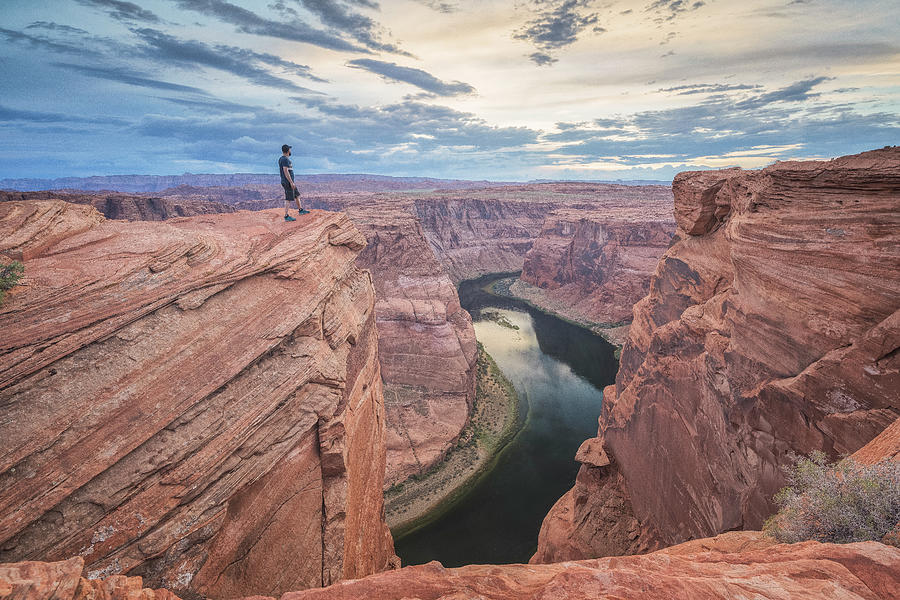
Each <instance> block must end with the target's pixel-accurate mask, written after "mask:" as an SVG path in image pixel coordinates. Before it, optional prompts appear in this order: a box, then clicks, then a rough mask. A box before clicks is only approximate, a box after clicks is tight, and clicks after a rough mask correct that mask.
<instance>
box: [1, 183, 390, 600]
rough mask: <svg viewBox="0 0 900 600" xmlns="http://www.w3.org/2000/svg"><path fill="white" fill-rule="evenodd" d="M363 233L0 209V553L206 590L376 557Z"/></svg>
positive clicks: (265, 588) (369, 289)
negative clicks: (13, 270)
mask: <svg viewBox="0 0 900 600" xmlns="http://www.w3.org/2000/svg"><path fill="white" fill-rule="evenodd" d="M364 245H365V239H364V237H363V236H362V235H361V234H360V233H359V232H358V231H357V230H356V228H355V227H354V226H353V225H352V223H351V222H350V220H349V219H348V218H347V217H346V216H345V215H342V214H334V213H323V212H313V213H312V214H311V215H308V216H307V218H306V220H304V221H303V222H302V223H298V224H297V226H295V227H291V228H289V229H286V228H285V227H284V223H283V221H282V215H281V213H280V212H279V211H265V212H259V213H237V214H232V215H211V216H205V217H194V218H186V219H172V220H169V221H166V222H164V223H149V222H124V221H107V220H104V218H103V217H102V216H101V215H100V214H98V213H97V212H96V211H95V210H94V209H93V208H91V207H88V206H83V205H75V204H69V203H64V202H60V201H49V202H36V201H33V202H4V203H0V255H2V256H4V257H5V258H6V259H17V260H23V261H24V262H25V265H26V272H25V274H26V280H25V281H24V282H23V284H22V285H20V286H18V287H16V288H14V289H13V290H12V291H11V292H10V293H9V294H8V296H7V299H6V301H5V302H4V304H3V305H2V306H0V330H2V331H3V336H2V339H0V406H2V408H3V420H2V421H0V439H2V440H3V444H2V447H0V560H5V561H13V560H29V559H42V560H58V559H66V558H69V557H71V556H80V557H82V558H83V560H84V563H85V565H86V567H85V568H86V571H87V574H88V575H90V576H91V577H103V576H107V575H113V574H119V573H121V574H128V575H141V576H143V577H144V581H145V582H147V583H148V584H149V585H150V586H151V587H154V588H155V587H165V588H167V589H170V590H173V591H175V592H177V593H178V594H179V595H181V596H182V597H193V596H196V595H203V596H207V595H209V596H214V597H222V598H224V597H234V596H240V595H244V594H251V593H261V592H262V593H270V594H279V593H281V592H284V591H288V590H296V589H303V588H307V587H314V586H321V585H327V584H329V583H332V582H334V581H337V580H339V579H341V578H348V577H349V578H356V577H360V576H363V575H366V574H369V573H373V572H376V571H378V570H382V569H384V568H386V567H387V566H388V563H389V561H391V560H392V557H393V547H392V541H391V538H390V534H389V532H388V530H387V527H386V525H385V522H384V508H383V496H382V492H381V488H382V482H383V477H384V460H385V458H384V407H383V403H382V392H381V376H380V366H379V362H378V353H377V342H376V335H375V310H374V307H375V293H374V288H373V285H372V281H371V278H370V275H369V274H368V273H367V272H365V271H363V270H361V269H359V268H358V267H357V265H356V258H357V256H358V254H359V252H360V251H361V250H362V248H363V247H364Z"/></svg>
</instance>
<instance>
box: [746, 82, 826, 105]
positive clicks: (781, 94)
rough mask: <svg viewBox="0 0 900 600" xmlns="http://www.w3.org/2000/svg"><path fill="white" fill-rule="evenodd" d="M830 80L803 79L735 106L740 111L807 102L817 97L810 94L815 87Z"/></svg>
mask: <svg viewBox="0 0 900 600" xmlns="http://www.w3.org/2000/svg"><path fill="white" fill-rule="evenodd" d="M832 79H834V78H833V77H814V78H812V79H805V80H803V81H798V82H796V83H792V84H791V85H789V86H787V87H783V88H781V89H779V90H775V91H772V92H769V93H767V94H760V95H759V96H754V97H752V98H748V99H746V100H743V101H741V102H738V103H737V104H736V105H735V106H736V107H737V108H740V109H747V108H759V107H761V106H765V105H767V104H772V103H773V102H801V101H803V100H809V99H810V98H815V97H816V96H818V95H819V94H813V93H811V92H812V89H813V88H814V87H815V86H817V85H819V84H820V83H823V82H825V81H831V80H832Z"/></svg>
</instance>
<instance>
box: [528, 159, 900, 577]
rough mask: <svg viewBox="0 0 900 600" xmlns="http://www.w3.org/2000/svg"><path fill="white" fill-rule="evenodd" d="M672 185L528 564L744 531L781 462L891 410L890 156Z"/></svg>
mask: <svg viewBox="0 0 900 600" xmlns="http://www.w3.org/2000/svg"><path fill="white" fill-rule="evenodd" d="M673 187H674V192H675V218H676V222H677V225H678V230H677V232H676V237H675V243H674V244H673V245H672V247H671V248H670V249H669V250H668V251H667V252H666V253H665V255H664V256H663V257H662V259H661V260H660V262H659V265H658V267H657V270H656V273H655V274H654V276H653V278H652V280H651V284H650V293H649V294H648V295H647V296H646V297H645V298H644V299H643V300H641V301H640V302H639V303H638V304H637V305H636V306H635V309H634V322H633V324H632V326H631V331H630V335H629V339H628V342H627V343H626V345H625V348H624V350H623V353H622V359H621V363H620V368H619V373H618V375H617V378H616V384H615V385H614V386H610V387H608V388H607V389H606V390H605V391H604V407H603V413H602V415H601V417H600V427H599V437H598V438H597V439H595V440H589V441H588V442H587V443H586V444H585V445H584V446H582V449H581V450H580V451H579V455H580V456H579V459H578V460H580V461H581V462H582V467H581V471H580V472H579V475H578V480H577V481H576V484H575V486H574V488H573V489H572V490H571V491H570V492H569V493H568V494H567V495H566V496H565V497H563V499H561V500H560V502H558V503H557V505H556V506H555V507H554V509H553V510H552V511H551V513H550V514H549V515H548V517H547V518H546V519H545V521H544V526H543V528H542V531H541V536H540V540H539V544H538V551H537V553H536V555H535V557H534V558H533V559H532V560H533V561H539V562H544V561H548V560H562V559H577V558H583V557H585V556H599V555H603V554H622V553H628V552H634V551H642V550H646V549H651V548H653V547H656V546H658V545H660V544H664V545H666V544H671V543H676V542H680V541H684V540H687V539H691V538H697V537H704V536H708V535H712V534H715V533H717V532H722V531H728V530H732V529H741V528H758V527H759V526H760V525H761V524H762V522H763V520H764V519H765V518H766V517H767V516H768V515H769V514H771V513H772V512H773V509H774V506H773V503H772V496H773V495H774V494H775V492H776V491H777V490H778V489H779V488H780V487H782V486H783V484H784V476H783V472H784V468H785V467H786V466H787V465H788V464H789V463H790V454H791V453H798V454H806V453H809V452H810V451H812V450H823V451H825V452H826V453H828V454H829V455H831V456H832V457H833V458H837V457H838V456H839V455H841V454H847V453H852V452H854V451H856V450H858V449H859V448H860V447H862V446H863V445H864V444H865V443H866V442H868V441H869V440H871V439H872V438H874V437H875V436H876V435H878V434H879V433H880V432H881V431H882V430H884V429H885V427H887V426H888V425H889V424H890V423H892V422H893V421H894V420H895V419H896V418H897V416H898V414H900V353H898V347H900V310H898V309H900V148H896V147H895V148H885V149H883V150H878V151H873V152H867V153H864V154H860V155H856V156H850V157H844V158H840V159H836V160H833V161H830V162H785V163H778V164H776V165H774V166H772V167H769V168H767V169H764V170H762V171H751V172H747V171H741V170H740V169H735V170H726V171H706V172H695V173H682V174H681V175H679V176H678V177H676V178H675V182H674V186H673ZM610 523H626V524H627V526H620V527H619V528H615V527H613V528H610Z"/></svg>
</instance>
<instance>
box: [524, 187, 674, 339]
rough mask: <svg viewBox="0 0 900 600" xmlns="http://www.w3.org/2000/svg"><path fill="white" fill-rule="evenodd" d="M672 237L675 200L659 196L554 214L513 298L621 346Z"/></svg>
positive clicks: (533, 249) (528, 258)
mask: <svg viewBox="0 0 900 600" xmlns="http://www.w3.org/2000/svg"><path fill="white" fill-rule="evenodd" d="M674 230H675V221H674V220H673V219H672V206H671V201H670V200H669V199H667V198H664V197H661V196H660V197H653V198H648V199H647V200H646V201H645V202H643V203H641V204H635V203H623V205H620V206H615V205H612V206H603V207H602V208H590V209H580V208H563V209H557V210H554V211H553V212H551V213H550V214H549V215H547V218H546V219H545V221H544V224H543V227H542V228H541V234H540V236H539V237H538V238H537V239H536V240H535V241H534V244H533V245H532V247H531V249H530V250H529V251H528V254H527V255H526V256H525V263H524V265H523V267H522V275H521V277H520V280H519V281H517V282H516V283H515V284H513V286H512V287H511V288H510V291H511V292H512V293H513V294H515V295H517V296H520V297H522V298H525V299H526V300H528V301H529V302H531V303H532V304H536V305H537V306H540V307H542V308H545V309H549V310H551V311H552V312H554V313H557V314H559V315H562V316H563V317H566V318H568V319H570V320H573V321H575V322H578V323H581V324H583V325H585V326H587V327H590V328H591V329H594V330H595V331H598V332H600V333H602V334H603V335H604V337H606V338H607V339H609V340H610V341H612V342H614V343H616V344H617V345H621V344H622V343H623V342H624V337H625V336H626V335H627V331H628V329H627V327H624V326H625V325H627V324H628V323H629V322H631V317H632V308H633V307H634V304H635V303H636V302H637V301H638V300H640V299H641V298H643V297H644V296H645V295H647V292H648V291H649V290H650V277H651V276H652V275H653V272H654V270H655V269H656V263H657V262H658V261H659V258H660V256H662V254H663V252H665V250H666V248H667V247H668V245H669V243H670V241H671V239H672V233H673V232H674ZM601 325H602V326H604V327H599V326H601ZM617 325H618V326H620V327H618V328H616V327H614V326H617Z"/></svg>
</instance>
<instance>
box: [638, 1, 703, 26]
mask: <svg viewBox="0 0 900 600" xmlns="http://www.w3.org/2000/svg"><path fill="white" fill-rule="evenodd" d="M704 6H706V2H704V0H654V2H651V3H650V4H648V5H647V7H646V8H645V9H644V12H650V13H655V14H657V15H658V20H659V21H674V20H675V18H676V17H677V16H678V15H680V14H682V13H686V12H690V11H693V10H697V9H698V8H702V7H704Z"/></svg>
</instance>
